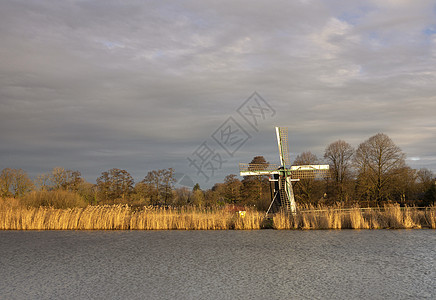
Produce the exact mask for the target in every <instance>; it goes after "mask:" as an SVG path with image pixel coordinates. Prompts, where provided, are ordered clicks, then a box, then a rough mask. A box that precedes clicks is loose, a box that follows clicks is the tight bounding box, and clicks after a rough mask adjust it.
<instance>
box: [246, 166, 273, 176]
mask: <svg viewBox="0 0 436 300" xmlns="http://www.w3.org/2000/svg"><path fill="white" fill-rule="evenodd" d="M278 168H279V166H277V165H275V164H239V173H240V175H241V176H258V175H270V174H278V171H277V169H278Z"/></svg>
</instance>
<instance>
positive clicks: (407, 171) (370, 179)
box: [0, 133, 436, 210]
mask: <svg viewBox="0 0 436 300" xmlns="http://www.w3.org/2000/svg"><path fill="white" fill-rule="evenodd" d="M405 157H406V155H405V154H404V153H403V152H402V150H401V149H400V148H399V147H398V146H397V145H395V144H394V142H393V141H392V140H391V139H390V138H389V137H388V136H387V135H386V134H383V133H379V134H376V135H374V136H372V137H370V138H369V139H368V140H366V141H364V142H363V143H361V144H360V145H359V146H358V147H357V149H354V148H353V147H352V146H351V145H350V144H349V143H347V142H345V141H343V140H338V141H335V142H333V143H331V144H329V145H328V146H327V147H326V149H325V151H324V155H323V158H322V159H319V158H318V157H317V156H316V155H315V154H313V153H311V152H310V151H307V152H303V153H301V154H299V155H297V157H296V158H295V160H294V162H293V164H292V165H310V164H320V163H327V164H329V165H330V176H329V177H328V178H326V179H323V180H316V179H301V180H300V181H298V182H296V183H294V193H295V197H296V201H297V203H298V204H300V205H301V204H306V205H318V204H324V205H331V204H335V203H338V202H339V203H342V204H344V205H353V204H356V203H358V204H360V205H361V206H377V205H382V204H383V203H386V202H398V203H401V204H407V205H419V206H421V205H434V203H435V201H436V185H435V178H434V174H433V173H432V172H431V171H430V170H428V169H426V168H424V169H420V170H415V169H412V168H410V167H409V166H407V164H406V162H405ZM251 163H256V164H265V165H268V164H269V163H268V162H267V161H266V160H265V158H264V157H263V156H256V157H254V158H253V160H252V161H251ZM175 183H176V178H175V173H174V170H173V169H172V168H168V169H161V170H153V171H150V172H148V173H147V175H146V176H145V177H144V178H143V179H142V180H141V181H139V182H137V183H135V182H134V180H133V177H132V176H131V175H130V173H129V172H127V171H126V170H122V169H117V168H113V169H110V170H108V171H105V172H102V173H101V176H99V177H98V178H97V179H96V184H92V183H89V182H86V181H85V180H84V179H83V178H82V175H81V173H80V172H79V171H74V170H68V169H64V168H62V167H55V168H53V170H51V172H49V173H46V174H40V175H39V176H37V178H36V179H35V180H31V179H30V178H29V177H28V175H27V174H26V172H25V171H23V170H22V169H11V168H5V169H3V170H2V171H1V173H0V196H1V197H2V198H8V197H15V198H22V197H24V198H25V197H26V195H28V194H30V193H33V194H35V193H44V192H45V193H54V192H56V191H64V192H68V193H70V194H74V195H75V196H77V195H78V196H80V198H81V199H82V200H84V201H85V203H87V204H92V205H96V204H118V203H124V204H129V205H133V206H144V205H153V206H159V205H162V206H184V205H194V206H199V207H213V206H218V205H225V204H227V203H231V204H240V205H248V206H256V207H257V208H258V209H259V210H266V209H267V208H268V205H269V203H270V201H271V197H272V195H271V190H270V182H269V179H268V177H267V176H246V177H244V178H243V179H242V180H240V179H239V178H238V176H236V175H234V174H230V175H228V176H226V177H225V178H224V182H222V183H216V184H215V185H214V186H213V187H212V188H211V189H207V190H202V189H201V188H200V186H199V185H198V184H196V185H195V186H194V187H193V188H192V189H191V188H187V187H175ZM68 193H67V195H68ZM64 195H65V193H64Z"/></svg>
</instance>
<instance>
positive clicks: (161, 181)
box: [141, 168, 176, 205]
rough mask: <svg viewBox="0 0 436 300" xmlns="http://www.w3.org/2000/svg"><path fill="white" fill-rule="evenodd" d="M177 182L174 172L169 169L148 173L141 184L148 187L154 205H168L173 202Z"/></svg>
mask: <svg viewBox="0 0 436 300" xmlns="http://www.w3.org/2000/svg"><path fill="white" fill-rule="evenodd" d="M175 181H176V180H175V178H174V170H173V169H172V168H168V169H162V170H153V171H150V172H148V173H147V176H145V178H144V179H143V180H142V181H141V182H142V183H145V184H147V185H148V188H149V191H148V194H149V196H150V200H151V203H152V204H153V205H160V204H164V205H167V204H169V202H170V200H172V197H173V193H172V190H173V185H174V183H175ZM162 200H163V203H162Z"/></svg>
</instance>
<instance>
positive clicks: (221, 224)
mask: <svg viewBox="0 0 436 300" xmlns="http://www.w3.org/2000/svg"><path fill="white" fill-rule="evenodd" d="M263 219H264V215H263V213H260V212H257V211H254V210H248V211H247V212H246V214H245V215H244V216H241V215H239V214H238V213H235V212H234V211H231V210H228V209H225V208H222V209H199V208H190V207H187V208H180V209H175V208H172V209H161V208H146V207H144V208H143V209H141V210H134V209H132V208H131V207H129V206H127V205H105V206H87V207H85V208H80V207H77V208H67V209H59V208H53V207H38V208H36V207H25V206H22V205H20V203H19V202H18V201H17V200H15V199H12V198H11V199H1V198H0V229H1V230H116V229H119V230H226V229H237V230H253V229H261V228H265V227H267V228H274V229H304V230H307V229H381V228H423V227H424V228H433V229H436V207H435V206H433V207H428V208H426V209H418V208H415V207H406V208H401V207H400V206H399V205H387V206H385V207H383V208H367V209H361V208H359V207H353V208H351V209H344V208H343V207H341V206H333V207H312V206H309V207H305V208H304V209H302V210H300V211H299V212H298V213H296V214H287V213H285V212H280V213H277V214H275V215H274V216H273V218H272V220H271V222H264V221H265V220H263Z"/></svg>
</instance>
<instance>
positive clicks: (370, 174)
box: [354, 133, 405, 203]
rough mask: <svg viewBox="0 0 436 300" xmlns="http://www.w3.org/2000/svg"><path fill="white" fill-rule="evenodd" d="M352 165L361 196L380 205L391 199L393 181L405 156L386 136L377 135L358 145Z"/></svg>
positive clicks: (399, 171) (402, 165) (402, 164)
mask: <svg viewBox="0 0 436 300" xmlns="http://www.w3.org/2000/svg"><path fill="white" fill-rule="evenodd" d="M354 163H355V166H356V169H357V171H358V177H357V180H358V186H359V187H360V191H361V194H363V195H364V196H366V197H367V199H369V200H374V201H376V203H380V201H382V200H387V199H389V198H390V197H391V192H392V190H393V186H392V182H393V179H394V178H395V176H398V174H399V173H401V170H402V168H404V167H405V154H404V153H403V152H402V151H401V149H400V147H398V146H397V145H395V144H394V142H393V141H392V140H391V139H390V138H389V137H388V136H387V135H386V134H383V133H378V134H376V135H374V136H372V137H370V138H369V139H368V140H366V141H365V142H363V143H361V144H360V145H359V147H358V148H357V150H356V154H355V156H354Z"/></svg>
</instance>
